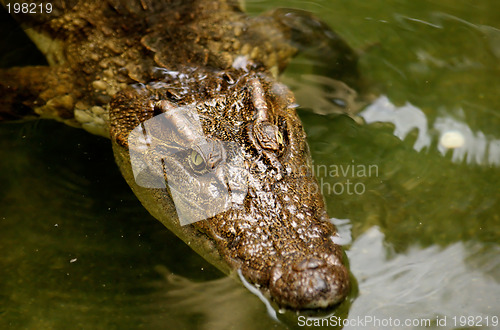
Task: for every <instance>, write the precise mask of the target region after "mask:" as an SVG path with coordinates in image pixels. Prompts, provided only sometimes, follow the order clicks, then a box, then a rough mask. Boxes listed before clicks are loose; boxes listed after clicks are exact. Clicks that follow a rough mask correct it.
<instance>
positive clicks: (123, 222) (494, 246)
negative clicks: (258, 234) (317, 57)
mask: <svg viewBox="0 0 500 330" xmlns="http://www.w3.org/2000/svg"><path fill="white" fill-rule="evenodd" d="M277 6H287V7H295V8H302V9H306V10H309V11H312V12H314V13H316V14H317V15H319V16H320V17H322V18H323V19H324V20H326V21H327V22H328V23H329V24H330V25H331V26H332V27H334V28H335V30H336V31H337V32H339V33H340V34H341V35H342V36H343V37H344V38H345V39H346V40H347V41H348V42H349V43H350V44H351V45H352V46H353V47H355V48H356V49H360V51H361V50H362V51H363V54H362V55H361V67H362V73H363V75H364V76H365V77H367V79H368V80H369V81H371V82H372V83H374V84H376V85H377V88H378V90H380V91H381V96H379V97H378V98H377V100H376V101H374V102H373V103H372V105H370V106H369V107H367V108H366V109H365V110H364V111H362V112H361V114H360V116H361V117H362V118H364V121H365V122H366V123H367V124H364V125H358V124H356V122H355V121H354V120H352V119H351V118H349V117H346V116H336V115H334V114H328V112H329V108H328V106H326V107H323V108H322V114H317V113H314V112H313V110H314V109H312V108H313V107H312V106H311V104H314V103H312V101H311V100H313V101H314V100H325V98H328V91H329V86H328V82H327V81H325V80H324V79H320V78H318V77H317V74H318V72H317V71H314V68H313V67H312V66H311V65H309V64H307V63H305V60H304V59H303V58H298V59H297V60H296V61H295V62H294V63H293V64H292V66H291V67H290V70H289V71H288V72H287V74H286V76H285V78H284V79H285V81H287V82H289V83H290V85H292V86H293V87H294V88H295V89H296V91H297V95H298V97H299V102H301V103H302V104H304V105H305V106H304V109H303V110H301V117H302V119H303V122H304V125H305V128H306V130H307V132H308V134H309V142H310V146H311V150H312V153H313V157H314V164H315V166H316V168H317V169H318V171H317V175H318V177H319V179H320V182H321V183H322V188H323V191H324V194H325V197H326V200H327V203H328V208H329V214H330V216H332V217H334V218H336V219H339V220H336V222H337V223H338V224H339V228H340V232H341V234H342V237H343V238H344V239H345V241H346V242H347V245H346V249H347V255H348V257H349V259H350V266H351V271H352V274H353V276H354V278H355V279H356V281H357V285H356V287H355V289H354V290H353V294H352V295H351V297H350V298H349V300H348V301H346V302H345V303H344V304H342V305H341V306H340V307H339V309H338V310H337V311H335V312H334V314H333V315H334V316H339V317H341V318H343V319H347V320H351V322H354V321H352V320H357V319H358V318H364V317H365V316H371V317H372V318H373V319H379V320H380V321H381V322H384V321H383V320H388V319H389V318H392V319H393V320H394V319H399V320H401V321H402V322H403V321H404V320H405V319H411V320H414V319H430V320H432V327H437V323H436V322H437V321H436V320H437V318H438V319H439V320H442V319H443V318H445V317H446V320H447V328H453V327H457V328H458V327H464V326H465V327H467V326H469V327H470V325H471V324H465V325H463V324H459V323H457V324H456V326H454V323H453V317H457V318H456V320H457V322H458V321H460V317H461V316H465V317H469V316H472V317H474V322H478V321H481V322H480V323H479V324H482V325H485V324H486V320H487V318H488V320H489V322H490V325H491V321H492V317H493V316H497V317H500V307H499V305H498V302H497V301H498V297H499V296H500V245H499V238H500V218H499V217H500V215H499V211H500V204H499V203H500V169H499V166H500V132H499V129H498V128H499V127H500V111H499V109H498V106H499V104H500V93H499V92H498V91H499V90H500V65H499V63H500V30H499V28H500V23H498V22H500V11H498V10H496V9H495V8H496V2H495V1H494V0H488V1H486V0H483V1H481V2H474V1H471V0H468V1H465V0H461V1H456V0H455V1H444V0H442V1H440V2H439V4H433V3H432V2H431V1H423V0H419V1H402V0H400V1H378V0H377V1H343V0H335V1H318V0H316V1H307V2H302V1H294V2H290V1H286V2H285V1H271V2H264V1H252V2H248V3H247V9H248V10H249V11H251V12H252V13H257V12H260V11H263V10H266V9H269V8H274V7H277ZM4 45H5V43H3V44H2V46H3V47H5V46H4ZM20 46H21V47H25V46H23V45H22V44H21V45H20ZM20 46H15V47H17V48H18V47H20ZM13 47H14V46H13ZM3 50H4V49H2V51H3ZM19 53H22V49H21V50H20V51H19ZM16 56H18V55H14V57H16ZM11 59H12V55H11ZM7 60H8V59H7ZM7 60H5V58H4V61H7ZM31 60H32V59H31V57H30V56H27V57H26V61H27V62H29V61H31ZM33 61H36V59H35V60H33ZM311 82H314V84H312V83H311ZM306 87H307V88H308V89H307V90H306V91H307V92H303V88H306ZM330 87H331V86H330ZM326 104H327V103H326ZM332 112H334V109H333V108H332ZM450 131H453V132H455V133H457V134H459V135H461V136H462V138H463V140H464V145H463V147H461V148H458V149H454V150H447V149H446V148H444V147H443V146H442V145H440V143H439V141H440V138H441V137H442V135H443V134H445V133H446V132H450ZM0 157H1V162H0V251H1V253H0V327H1V328H8V327H10V328H18V329H21V328H22V329H44V328H45V329H51V328H53V329H63V328H68V327H71V328H86V329H90V328H92V329H99V328H102V329H114V328H120V329H123V328H138V327H141V326H142V327H144V328H152V329H160V328H162V329H163V328H176V329H216V328H234V329H240V328H243V329H260V328H269V327H275V328H286V327H291V328H293V327H297V326H298V319H297V316H296V315H292V313H287V314H284V315H282V314H279V313H278V317H279V318H280V319H281V320H282V322H281V323H278V322H276V321H274V320H272V319H271V318H270V317H269V315H268V313H267V312H266V307H265V306H264V305H263V304H262V303H261V302H260V300H259V299H258V298H257V297H255V296H253V295H252V294H251V293H250V292H248V291H247V290H246V289H245V288H243V287H242V286H241V285H240V284H238V283H236V282H234V281H233V280H231V279H227V278H225V277H224V276H222V275H221V274H220V273H219V272H218V271H217V270H216V269H214V267H212V266H211V265H209V264H207V263H206V262H205V261H204V260H202V259H201V258H200V257H199V256H198V255H196V254H195V253H193V252H191V251H190V249H189V248H188V247H187V246H186V245H184V243H182V242H181V241H180V240H179V239H177V238H176V237H175V236H174V235H172V234H170V233H169V232H168V231H167V230H166V229H165V228H164V227H163V226H162V225H161V224H160V223H159V222H157V221H156V220H155V219H153V218H152V217H151V216H150V215H149V214H148V213H147V212H146V211H145V210H144V209H143V208H142V206H141V205H140V204H139V202H138V201H137V200H136V198H135V197H134V195H133V194H132V193H131V191H130V189H129V188H128V186H127V185H126V184H125V182H124V180H123V179H122V178H121V177H120V174H119V172H118V169H117V167H116V165H115V164H114V161H113V157H112V151H111V147H110V145H109V141H106V140H104V139H101V138H99V137H94V136H90V135H88V134H87V133H85V132H83V131H79V130H76V129H72V128H68V127H64V126H62V125H60V124H58V123H55V122H51V121H39V122H30V123H20V124H8V125H5V124H3V125H0ZM370 165H372V166H376V167H372V169H374V168H377V172H374V171H372V172H371V174H368V173H366V172H365V174H364V175H363V173H362V172H359V171H358V170H359V169H361V168H363V167H364V168H368V167H369V166H370ZM348 166H351V167H348ZM353 168H354V169H355V172H354V173H353V172H351V171H350V169H353ZM325 169H327V170H325ZM342 170H344V173H342ZM349 183H350V187H351V191H350V192H351V193H349V192H348V191H347V188H348V186H349ZM341 187H342V188H344V190H343V191H342V192H341V191H340V189H341ZM355 187H357V189H358V190H357V191H354V188H355ZM361 188H363V191H362V190H361ZM361 191H362V193H361ZM342 219H343V220H342ZM441 322H442V321H441ZM373 325H374V324H371V325H370V324H366V328H374V326H373ZM346 328H363V327H361V326H360V325H359V324H356V323H351V327H346ZM380 328H387V327H385V326H381V327H380Z"/></svg>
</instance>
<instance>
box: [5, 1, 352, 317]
mask: <svg viewBox="0 0 500 330" xmlns="http://www.w3.org/2000/svg"><path fill="white" fill-rule="evenodd" d="M36 3H38V4H42V5H43V4H44V2H41V1H40V2H36ZM36 8H38V9H40V10H41V9H42V8H45V7H42V6H39V7H36ZM45 9H46V8H45ZM17 19H19V20H20V21H21V23H22V24H23V26H24V27H25V28H26V33H27V34H28V36H29V37H30V38H31V39H32V40H33V42H34V43H35V44H36V45H37V47H38V48H39V49H40V51H41V52H42V53H43V54H44V55H45V57H46V59H47V62H48V64H49V65H48V66H25V67H13V68H7V69H1V70H0V119H4V120H6V119H18V118H21V117H23V118H24V117H30V116H31V117H35V118H52V119H56V120H59V121H61V122H63V123H65V124H68V125H71V126H74V127H81V128H83V129H85V130H87V131H89V132H90V133H92V134H98V135H102V136H105V137H107V138H109V139H110V140H111V142H112V149H113V152H114V155H115V159H116V162H117V164H118V167H119V169H120V171H121V172H122V174H123V176H124V178H125V179H126V181H127V183H128V184H129V185H130V187H131V188H132V190H133V192H134V193H135V195H136V196H137V197H138V199H139V200H140V201H141V203H142V204H143V205H144V207H145V208H146V209H147V210H148V211H149V212H150V213H151V214H152V215H153V216H154V217H155V218H157V219H158V220H159V221H161V222H162V223H163V224H164V225H165V226H166V227H167V228H168V229H170V230H171V231H173V232H174V233H175V234H176V235H177V236H179V237H180V238H181V239H182V240H183V241H184V242H186V243H187V244H188V245H189V246H190V247H191V248H192V249H194V250H195V251H196V252H197V253H199V254H200V255H202V256H203V257H204V258H205V259H207V260H208V261H209V262H211V263H212V264H214V265H215V266H216V267H218V268H219V269H220V270H222V271H223V272H224V273H226V274H229V275H232V276H237V275H240V278H241V279H242V281H244V282H249V283H251V284H252V285H254V286H255V287H257V288H258V289H259V290H260V292H262V293H263V294H264V295H265V296H266V297H268V298H270V299H271V300H272V301H274V302H275V303H276V304H278V305H279V306H280V307H286V308H290V309H293V310H301V309H310V308H326V307H330V306H334V305H336V304H339V303H340V302H342V301H343V300H344V299H345V297H346V296H347V295H348V293H349V290H350V280H349V271H348V269H347V267H346V260H345V256H344V252H343V249H342V247H341V246H340V245H338V244H336V242H337V241H336V228H335V226H334V225H333V224H332V223H331V221H330V220H329V217H328V215H327V212H326V208H325V204H324V200H323V196H322V195H321V193H320V192H319V189H318V186H317V182H316V180H315V178H314V175H313V173H312V170H311V156H310V153H309V149H308V145H307V142H306V135H305V132H304V129H303V127H302V124H301V121H300V119H299V117H298V116H297V112H296V108H297V104H296V101H295V98H294V95H293V93H292V92H291V91H290V90H289V89H288V88H287V87H286V86H285V85H283V84H281V83H280V82H279V81H278V79H277V77H278V75H279V73H281V72H282V71H283V70H284V69H285V68H286V66H287V64H288V63H289V61H290V59H291V58H292V57H293V56H295V55H296V54H297V52H298V51H299V50H300V49H301V47H304V46H305V47H308V46H311V45H313V44H314V45H315V46H317V48H318V49H319V50H320V52H323V53H324V50H325V49H327V50H328V55H327V57H328V61H330V62H331V63H334V65H333V66H332V68H333V69H332V70H331V71H332V72H331V74H332V77H333V78H335V79H338V80H339V81H343V82H345V83H347V84H352V85H354V84H355V81H356V79H357V78H356V77H357V68H356V65H357V57H356V54H355V52H354V51H353V50H351V48H350V47H349V46H348V45H347V44H346V43H345V42H344V41H343V40H342V39H340V38H339V37H338V36H337V35H336V34H335V33H334V32H333V31H332V30H330V28H328V26H326V24H324V23H322V22H321V21H320V20H318V19H316V18H315V17H314V16H312V15H311V14H309V13H306V12H302V11H298V10H285V9H277V10H273V11H271V12H267V13H264V14H261V15H260V16H257V17H249V16H248V15H247V14H246V13H244V11H243V10H242V8H241V5H240V4H239V3H237V2H235V1H230V0H217V1H202V0H188V1H178V0H163V1H152V0H137V1H121V0H91V1H55V2H53V4H52V7H51V11H50V13H49V12H48V11H47V10H45V12H38V13H35V14H29V15H28V14H25V15H20V16H19V15H18V17H17ZM155 125H156V126H155ZM146 127H148V130H146ZM136 133H138V134H136ZM134 134H135V135H134ZM141 134H142V135H141ZM131 136H135V137H136V140H133V139H131ZM137 139H138V140H139V142H141V141H142V145H141V144H140V143H135V142H137ZM141 139H142V140H141ZM153 140H154V143H155V145H156V147H155V148H149V147H151V143H153V142H151V141H153ZM134 141H135V142H134ZM148 141H149V142H148ZM148 148H149V149H148ZM132 155H134V157H132ZM134 161H135V162H136V163H137V162H138V163H140V164H142V165H143V168H142V169H143V171H142V172H141V171H139V172H140V173H139V174H138V173H137V171H136V170H137V168H135V167H134ZM144 168H145V169H144ZM141 175H142V176H141ZM176 179H179V180H177V181H179V182H178V183H176V184H175V185H173V184H168V185H167V184H165V183H166V182H169V183H170V182H172V180H173V181H175V180H176ZM174 194H176V195H177V196H179V195H181V198H180V199H176V200H174V198H173V196H174ZM179 201H181V202H179ZM193 201H194V202H193ZM181 217H182V218H183V219H184V220H185V221H187V223H182V219H181ZM186 219H187V220H186Z"/></svg>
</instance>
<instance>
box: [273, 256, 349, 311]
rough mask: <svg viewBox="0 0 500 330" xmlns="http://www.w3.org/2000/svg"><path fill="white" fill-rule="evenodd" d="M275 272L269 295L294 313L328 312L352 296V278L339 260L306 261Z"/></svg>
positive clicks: (292, 263) (313, 258) (297, 261)
mask: <svg viewBox="0 0 500 330" xmlns="http://www.w3.org/2000/svg"><path fill="white" fill-rule="evenodd" d="M287 265H288V266H284V265H283V264H281V263H279V264H277V265H275V266H274V267H273V268H272V270H271V276H270V281H269V291H270V293H271V296H272V297H273V298H274V299H275V300H276V302H277V303H278V304H280V305H282V306H288V307H291V308H294V309H304V308H324V307H328V306H332V305H335V304H337V303H340V302H341V301H342V300H344V298H345V297H346V295H347V294H348V292H349V274H348V271H347V269H346V268H345V267H344V266H343V265H342V263H341V262H340V260H338V257H337V256H335V255H333V254H332V255H329V256H327V257H326V258H319V257H304V258H299V259H298V260H296V261H293V262H291V263H287Z"/></svg>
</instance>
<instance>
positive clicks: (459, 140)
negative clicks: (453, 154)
mask: <svg viewBox="0 0 500 330" xmlns="http://www.w3.org/2000/svg"><path fill="white" fill-rule="evenodd" d="M439 143H440V144H441V145H442V146H443V147H445V148H448V149H455V148H460V147H463V146H464V144H465V138H464V136H463V135H462V133H460V132H457V131H449V132H446V133H444V134H443V135H442V136H441V139H440V140H439Z"/></svg>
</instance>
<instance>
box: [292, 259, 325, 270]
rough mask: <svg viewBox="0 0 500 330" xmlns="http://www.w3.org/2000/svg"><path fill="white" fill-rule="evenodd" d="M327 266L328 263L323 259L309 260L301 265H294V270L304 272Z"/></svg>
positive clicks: (300, 263)
mask: <svg viewBox="0 0 500 330" xmlns="http://www.w3.org/2000/svg"><path fill="white" fill-rule="evenodd" d="M325 265H326V262H325V261H324V260H322V259H317V258H308V259H305V260H303V261H301V262H299V263H296V264H293V265H292V269H293V270H294V271H296V272H303V271H305V270H308V269H316V268H319V267H323V266H325Z"/></svg>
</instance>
